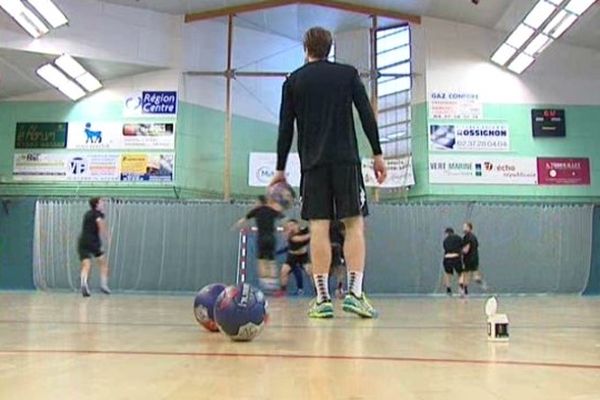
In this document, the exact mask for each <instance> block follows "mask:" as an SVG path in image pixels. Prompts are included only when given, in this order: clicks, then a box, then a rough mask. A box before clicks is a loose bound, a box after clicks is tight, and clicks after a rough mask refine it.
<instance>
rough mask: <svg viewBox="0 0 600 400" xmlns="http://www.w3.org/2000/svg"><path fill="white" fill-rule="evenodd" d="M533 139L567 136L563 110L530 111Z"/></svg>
mask: <svg viewBox="0 0 600 400" xmlns="http://www.w3.org/2000/svg"><path fill="white" fill-rule="evenodd" d="M531 125H532V131H533V136H534V137H565V136H566V135H567V129H566V122H565V110H556V109H541V110H531Z"/></svg>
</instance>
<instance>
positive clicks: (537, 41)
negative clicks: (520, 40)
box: [525, 33, 552, 56]
mask: <svg viewBox="0 0 600 400" xmlns="http://www.w3.org/2000/svg"><path fill="white" fill-rule="evenodd" d="M550 43H552V39H550V38H549V37H548V36H546V35H544V34H543V33H540V34H539V35H537V36H536V37H535V38H534V39H533V40H532V41H531V42H530V43H529V44H528V45H527V47H526V48H525V53H527V54H529V55H530V56H535V55H537V54H539V53H541V52H542V51H544V49H545V48H546V47H547V46H548V45H549V44H550Z"/></svg>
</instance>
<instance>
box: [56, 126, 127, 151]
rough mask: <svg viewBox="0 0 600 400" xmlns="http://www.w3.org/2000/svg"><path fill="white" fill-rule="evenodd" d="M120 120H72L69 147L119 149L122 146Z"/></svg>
mask: <svg viewBox="0 0 600 400" xmlns="http://www.w3.org/2000/svg"><path fill="white" fill-rule="evenodd" d="M122 128H123V127H122V124H121V123H120V122H101V123H97V122H71V123H69V134H68V140H67V148H69V149H77V150H83V149H85V150H100V149H118V148H120V147H121V131H122Z"/></svg>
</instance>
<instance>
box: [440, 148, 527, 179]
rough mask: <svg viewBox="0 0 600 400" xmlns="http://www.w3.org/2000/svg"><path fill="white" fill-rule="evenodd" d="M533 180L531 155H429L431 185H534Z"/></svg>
mask: <svg viewBox="0 0 600 400" xmlns="http://www.w3.org/2000/svg"><path fill="white" fill-rule="evenodd" d="M537 181H538V174H537V160H536V158H534V157H519V158H497V157H496V158H488V157H473V156H470V157H465V156H455V155H438V154H431V155H430V156H429V182H430V183H432V184H474V185H478V184H491V185H536V184H537Z"/></svg>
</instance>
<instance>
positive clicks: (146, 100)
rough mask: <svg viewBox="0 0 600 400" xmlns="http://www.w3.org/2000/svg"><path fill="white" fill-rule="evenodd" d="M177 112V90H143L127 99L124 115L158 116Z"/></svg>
mask: <svg viewBox="0 0 600 400" xmlns="http://www.w3.org/2000/svg"><path fill="white" fill-rule="evenodd" d="M176 114H177V92H176V91H143V92H142V93H135V94H132V95H130V96H128V97H127V98H126V99H125V103H124V105H123V115H124V116H126V117H147V116H158V117H161V116H162V117H168V116H175V115H176Z"/></svg>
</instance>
